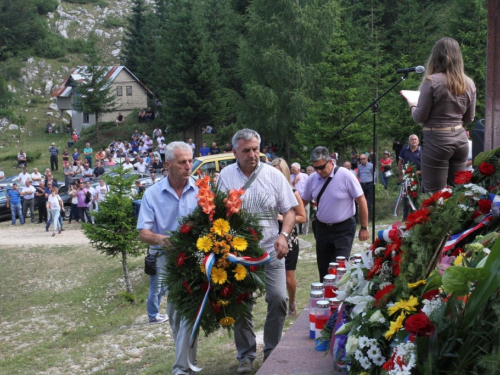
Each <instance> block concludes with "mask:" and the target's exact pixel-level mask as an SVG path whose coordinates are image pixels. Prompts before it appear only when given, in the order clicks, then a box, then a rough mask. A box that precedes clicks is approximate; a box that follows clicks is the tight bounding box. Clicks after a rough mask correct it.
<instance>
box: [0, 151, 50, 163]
mask: <svg viewBox="0 0 500 375" xmlns="http://www.w3.org/2000/svg"><path fill="white" fill-rule="evenodd" d="M41 157H42V153H41V151H29V152H26V158H27V161H28V163H33V162H34V161H35V160H38V159H40V158H41ZM16 160H17V152H13V153H11V154H5V155H2V156H0V162H2V161H3V162H9V161H13V162H15V161H16Z"/></svg>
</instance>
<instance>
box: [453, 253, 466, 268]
mask: <svg viewBox="0 0 500 375" xmlns="http://www.w3.org/2000/svg"><path fill="white" fill-rule="evenodd" d="M463 258H464V257H463V256H462V253H460V254H459V255H458V256H457V257H456V258H455V260H454V261H453V265H454V266H461V265H462V260H463Z"/></svg>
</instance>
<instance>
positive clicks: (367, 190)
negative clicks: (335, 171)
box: [361, 182, 374, 220]
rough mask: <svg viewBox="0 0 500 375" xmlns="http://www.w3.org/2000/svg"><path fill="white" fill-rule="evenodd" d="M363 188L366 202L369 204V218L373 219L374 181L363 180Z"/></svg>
mask: <svg viewBox="0 0 500 375" xmlns="http://www.w3.org/2000/svg"><path fill="white" fill-rule="evenodd" d="M361 188H362V189H363V194H364V195H365V198H366V204H367V205H368V220H371V219H372V212H373V189H374V185H373V182H362V183H361Z"/></svg>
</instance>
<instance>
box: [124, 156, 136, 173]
mask: <svg viewBox="0 0 500 375" xmlns="http://www.w3.org/2000/svg"><path fill="white" fill-rule="evenodd" d="M122 167H123V169H125V170H128V169H134V164H132V163H131V162H130V158H125V163H123V164H122Z"/></svg>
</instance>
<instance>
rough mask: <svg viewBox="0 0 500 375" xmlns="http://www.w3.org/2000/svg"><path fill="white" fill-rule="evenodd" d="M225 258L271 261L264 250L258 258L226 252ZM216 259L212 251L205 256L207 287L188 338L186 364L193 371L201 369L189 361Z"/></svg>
mask: <svg viewBox="0 0 500 375" xmlns="http://www.w3.org/2000/svg"><path fill="white" fill-rule="evenodd" d="M227 260H229V261H230V262H232V263H236V264H241V265H243V266H247V267H249V266H262V265H264V264H266V263H269V262H270V261H271V257H270V256H269V254H268V253H267V252H265V253H264V254H263V255H262V256H261V257H259V258H250V257H238V256H236V255H234V254H232V253H229V254H228V257H227ZM215 261H216V257H215V254H214V253H210V255H209V256H207V257H206V258H205V261H204V263H205V275H206V276H207V281H208V288H207V291H206V292H205V297H203V301H202V302H201V305H200V307H199V308H198V313H197V314H196V319H195V321H194V325H193V331H192V332H191V338H190V345H189V353H188V364H189V368H190V369H191V370H192V371H194V372H199V371H201V370H202V368H201V367H197V366H195V365H194V364H193V363H191V361H190V358H191V357H192V356H191V353H190V352H191V349H192V348H193V347H194V342H195V340H196V336H197V332H198V327H199V325H200V320H201V317H202V315H203V311H204V310H205V307H206V305H207V302H208V296H209V293H210V288H211V282H210V280H211V278H210V275H211V273H212V267H213V265H214V263H215ZM193 358H194V356H193Z"/></svg>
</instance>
